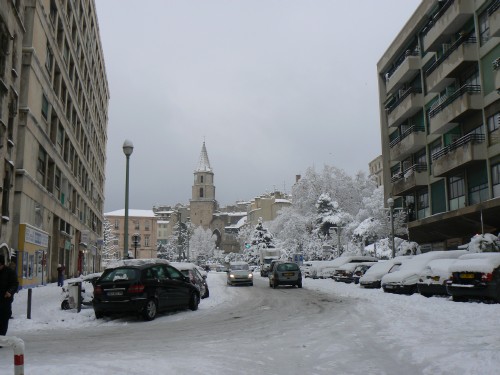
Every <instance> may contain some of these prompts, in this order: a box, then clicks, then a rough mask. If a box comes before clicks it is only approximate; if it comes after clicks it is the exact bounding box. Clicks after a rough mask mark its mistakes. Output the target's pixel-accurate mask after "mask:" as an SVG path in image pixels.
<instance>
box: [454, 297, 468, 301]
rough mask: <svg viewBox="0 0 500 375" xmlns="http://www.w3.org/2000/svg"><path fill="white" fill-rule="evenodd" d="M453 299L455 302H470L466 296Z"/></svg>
mask: <svg viewBox="0 0 500 375" xmlns="http://www.w3.org/2000/svg"><path fill="white" fill-rule="evenodd" d="M451 299H452V300H453V301H454V302H467V301H468V300H469V299H468V298H467V297H464V296H452V297H451Z"/></svg>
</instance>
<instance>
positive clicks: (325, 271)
mask: <svg viewBox="0 0 500 375" xmlns="http://www.w3.org/2000/svg"><path fill="white" fill-rule="evenodd" d="M376 261H378V259H377V258H375V257H371V256H341V257H339V258H336V259H334V260H329V261H321V262H317V263H315V264H314V265H313V266H312V267H311V277H312V278H313V279H328V278H332V277H333V273H334V272H335V270H336V269H337V268H339V267H340V266H343V265H344V264H346V263H362V262H376Z"/></svg>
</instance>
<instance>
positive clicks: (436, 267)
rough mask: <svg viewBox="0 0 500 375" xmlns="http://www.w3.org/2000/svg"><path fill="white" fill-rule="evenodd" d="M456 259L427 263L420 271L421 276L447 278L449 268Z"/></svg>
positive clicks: (435, 260) (449, 272)
mask: <svg viewBox="0 0 500 375" xmlns="http://www.w3.org/2000/svg"><path fill="white" fill-rule="evenodd" d="M456 261H457V259H434V260H431V261H430V262H429V264H428V265H427V267H425V269H424V270H423V271H422V275H429V276H445V277H447V276H449V275H450V274H451V271H450V266H451V265H452V264H453V263H455V262H456Z"/></svg>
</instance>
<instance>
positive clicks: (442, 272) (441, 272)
mask: <svg viewBox="0 0 500 375" xmlns="http://www.w3.org/2000/svg"><path fill="white" fill-rule="evenodd" d="M456 261H457V259H435V260H432V261H430V262H429V264H428V265H427V266H425V268H424V269H423V271H422V272H421V273H420V277H419V278H418V283H417V288H418V292H419V293H420V294H421V295H423V296H424V297H431V296H434V295H441V296H447V295H448V292H447V291H446V282H447V281H448V280H449V279H450V278H451V275H452V274H451V271H450V266H451V265H452V264H453V263H455V262H456Z"/></svg>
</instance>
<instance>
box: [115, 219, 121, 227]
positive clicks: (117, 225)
mask: <svg viewBox="0 0 500 375" xmlns="http://www.w3.org/2000/svg"><path fill="white" fill-rule="evenodd" d="M115 229H120V220H119V219H115Z"/></svg>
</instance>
